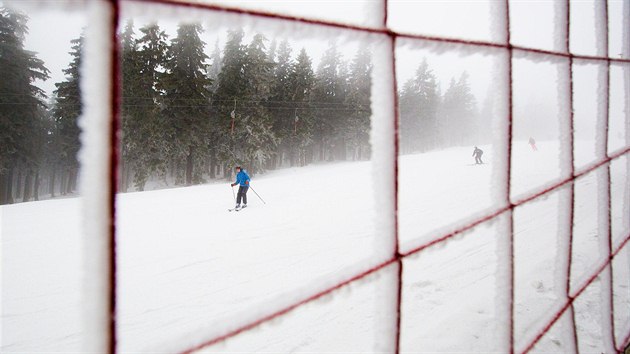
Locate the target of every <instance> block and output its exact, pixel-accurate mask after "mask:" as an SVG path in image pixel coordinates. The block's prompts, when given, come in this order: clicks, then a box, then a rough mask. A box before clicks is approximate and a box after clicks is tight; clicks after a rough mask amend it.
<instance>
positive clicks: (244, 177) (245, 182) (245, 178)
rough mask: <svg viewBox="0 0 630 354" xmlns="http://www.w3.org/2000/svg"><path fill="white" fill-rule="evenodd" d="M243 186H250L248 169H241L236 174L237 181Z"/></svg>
mask: <svg viewBox="0 0 630 354" xmlns="http://www.w3.org/2000/svg"><path fill="white" fill-rule="evenodd" d="M234 183H236V184H238V185H239V186H241V187H249V175H248V174H247V171H245V170H241V172H239V173H238V174H236V182H234Z"/></svg>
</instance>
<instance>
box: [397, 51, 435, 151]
mask: <svg viewBox="0 0 630 354" xmlns="http://www.w3.org/2000/svg"><path fill="white" fill-rule="evenodd" d="M440 101H441V100H440V90H439V87H438V84H437V79H436V77H435V75H434V74H433V71H432V70H431V69H430V68H429V65H428V63H427V60H426V58H425V59H423V60H422V63H421V64H420V65H419V66H418V69H417V70H416V73H415V76H414V77H413V78H411V79H409V80H408V81H407V82H406V83H405V85H404V86H403V90H402V92H401V94H400V100H399V107H400V135H401V136H400V140H401V151H402V152H403V153H411V152H417V151H426V150H428V149H432V148H435V147H436V146H437V144H438V141H437V140H436V136H437V132H438V131H437V129H438V128H437V119H438V117H437V113H438V109H439V107H440Z"/></svg>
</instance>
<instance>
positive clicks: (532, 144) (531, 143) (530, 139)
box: [529, 136, 538, 151]
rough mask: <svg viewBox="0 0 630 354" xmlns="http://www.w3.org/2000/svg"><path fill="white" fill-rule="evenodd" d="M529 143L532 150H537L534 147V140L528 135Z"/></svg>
mask: <svg viewBox="0 0 630 354" xmlns="http://www.w3.org/2000/svg"><path fill="white" fill-rule="evenodd" d="M529 145H530V146H531V147H532V150H534V151H538V148H536V140H534V138H532V137H531V136H530V137H529Z"/></svg>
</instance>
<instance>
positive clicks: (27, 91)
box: [0, 7, 49, 204]
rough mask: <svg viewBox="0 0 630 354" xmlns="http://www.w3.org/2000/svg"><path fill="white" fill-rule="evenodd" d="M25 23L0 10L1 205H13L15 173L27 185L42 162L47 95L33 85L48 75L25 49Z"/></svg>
mask: <svg viewBox="0 0 630 354" xmlns="http://www.w3.org/2000/svg"><path fill="white" fill-rule="evenodd" d="M27 20H28V17H27V16H26V15H24V14H22V13H19V12H14V11H10V10H8V9H5V8H2V7H0V77H1V78H2V79H0V155H1V156H2V158H1V159H0V204H7V203H12V202H13V201H14V200H13V176H14V173H15V172H19V173H24V174H26V182H27V183H26V184H27V185H29V182H30V181H29V179H30V178H31V177H32V176H33V174H34V173H36V172H37V170H38V168H39V165H40V163H41V162H42V144H43V143H44V141H43V135H42V130H43V129H44V128H43V120H44V116H45V108H46V105H45V103H44V99H45V98H46V95H45V94H44V92H43V91H42V90H41V89H39V88H38V87H36V86H35V85H34V81H35V80H37V79H39V80H45V79H47V78H48V73H49V71H48V69H46V67H45V66H44V63H43V62H42V61H41V60H40V59H38V58H37V56H36V54H35V53H34V52H31V51H28V50H26V49H24V39H25V36H26V34H27V32H28V27H27V25H26V23H27ZM18 170H19V171H18ZM27 188H29V187H27ZM27 188H25V189H26V190H27V192H28V189H27ZM26 197H27V198H25V199H28V197H29V196H26Z"/></svg>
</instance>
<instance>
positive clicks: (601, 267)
mask: <svg viewBox="0 0 630 354" xmlns="http://www.w3.org/2000/svg"><path fill="white" fill-rule="evenodd" d="M123 2H125V1H123V0H108V1H103V2H102V4H108V5H109V6H110V9H109V10H111V12H112V21H111V22H110V23H105V24H103V23H98V24H96V25H94V24H92V26H95V27H98V26H100V28H101V29H109V30H115V29H117V26H119V23H120V13H119V11H118V8H119V6H120V4H121V3H123ZM142 3H145V4H147V5H150V4H165V5H171V6H174V7H187V8H192V9H196V10H198V11H200V12H204V11H210V12H219V13H221V12H223V13H229V14H240V15H244V16H251V17H253V18H266V19H273V20H277V21H291V22H297V23H305V24H311V25H318V26H326V27H332V28H337V29H341V30H348V31H360V32H365V33H372V34H377V35H382V36H386V37H387V38H388V39H389V40H390V42H391V46H390V47H391V53H390V54H389V55H390V61H391V78H389V79H390V80H392V82H393V90H392V92H391V99H392V100H393V102H394V103H395V104H394V107H393V110H394V112H392V117H395V120H398V112H397V104H396V100H397V99H396V96H397V93H396V91H397V86H396V67H395V55H396V53H395V48H396V45H395V44H396V40H397V39H398V38H406V39H418V40H424V41H430V42H436V43H455V44H461V45H464V46H468V47H469V50H472V51H474V50H476V48H479V50H482V49H483V48H486V47H492V48H498V49H504V50H505V51H506V52H507V53H508V63H509V64H508V66H507V69H508V72H507V73H506V74H507V77H509V79H510V80H509V81H510V82H509V83H510V85H509V88H508V98H507V99H508V104H509V114H508V117H506V119H507V122H508V127H509V129H508V131H506V134H507V137H506V141H507V142H508V143H507V144H506V145H505V146H504V148H505V151H503V153H504V159H505V162H506V164H505V165H506V168H507V171H506V176H507V179H506V181H505V185H504V187H505V189H506V194H505V198H506V201H505V205H503V206H500V207H499V208H498V209H496V210H495V211H494V212H491V213H489V214H487V215H484V216H482V217H479V218H478V219H477V220H474V221H472V222H470V223H469V224H468V225H465V226H463V227H460V228H459V229H457V230H456V231H453V232H450V233H448V234H445V235H442V236H441V237H439V238H437V239H435V240H433V241H431V242H429V243H427V244H425V245H422V246H420V247H416V248H414V249H413V250H410V251H406V252H404V253H401V252H400V250H399V246H398V245H399V242H398V230H397V227H396V226H394V228H396V230H394V232H393V235H395V237H396V240H395V241H394V244H395V245H396V249H395V252H394V253H393V254H392V255H391V258H390V259H389V260H387V261H385V262H382V263H380V264H378V265H376V266H374V267H372V268H370V269H365V270H364V271H362V272H358V273H357V274H355V275H353V276H351V277H349V278H348V279H346V280H345V281H342V282H339V283H337V284H336V285H334V286H331V287H329V288H327V289H324V290H322V291H320V292H317V293H314V294H312V295H311V296H308V297H306V298H304V299H302V300H301V301H298V302H296V303H288V304H286V306H285V307H284V308H283V309H281V310H279V311H276V312H274V313H272V314H270V315H267V316H264V317H262V318H260V319H258V320H256V321H253V322H251V323H249V324H247V325H245V326H242V327H240V328H237V329H233V330H230V331H228V332H227V333H225V334H223V335H221V336H219V337H216V338H213V339H210V340H206V341H204V342H202V343H199V344H198V345H196V346H194V347H191V348H189V349H188V350H186V351H185V352H186V353H189V352H194V351H196V350H199V349H201V348H205V347H208V346H210V345H213V344H216V343H219V342H222V341H224V340H226V339H228V338H231V337H234V336H236V335H238V334H240V333H242V332H245V331H247V330H249V329H251V328H254V327H256V326H258V325H260V324H262V323H265V322H267V321H270V320H272V319H274V318H277V317H280V316H282V315H284V314H286V313H288V312H290V311H292V310H294V309H296V308H298V307H300V306H302V305H304V304H306V303H309V302H312V301H314V300H316V299H319V298H321V297H323V296H325V295H327V294H330V293H332V292H334V291H336V290H338V289H340V288H342V287H344V286H347V285H348V284H351V283H353V282H356V281H358V280H360V279H363V278H365V277H367V276H368V275H371V274H374V273H376V272H379V271H381V270H383V269H384V268H388V267H394V266H397V269H398V271H397V274H398V281H397V284H398V289H395V292H396V293H397V294H398V296H397V297H396V299H397V305H396V308H397V309H398V310H397V313H395V314H392V316H396V318H397V329H396V331H395V335H396V338H395V340H393V341H392V343H395V346H394V347H393V348H392V351H393V352H396V353H398V352H399V351H400V348H399V347H400V345H399V343H400V334H401V331H400V317H401V314H400V309H401V298H402V296H401V293H402V261H403V259H404V258H405V257H408V256H411V255H415V254H418V253H420V252H422V251H423V250H425V249H427V248H429V247H431V246H434V245H437V244H440V243H443V242H445V241H447V240H449V239H450V238H452V237H454V236H457V235H461V234H462V233H463V232H465V231H467V230H470V229H472V228H473V227H475V226H478V225H480V224H483V223H486V222H489V221H493V220H495V219H496V218H497V217H499V216H503V215H507V216H508V217H509V220H510V227H509V231H508V232H507V234H505V235H503V236H504V237H506V238H507V239H508V242H509V245H510V246H511V247H512V248H513V239H514V235H513V226H512V225H513V213H512V211H513V210H514V209H515V208H516V207H518V206H521V205H525V204H527V203H529V202H531V201H532V200H534V199H535V198H538V197H540V196H544V195H548V194H550V193H552V192H554V191H558V190H559V189H560V188H563V187H566V188H569V190H570V195H571V203H570V205H569V206H568V208H569V210H567V211H568V213H567V215H569V218H570V219H571V220H569V222H570V224H572V223H573V220H572V219H573V210H572V204H573V203H574V191H573V183H574V182H575V180H576V179H578V178H580V177H582V176H584V175H585V174H587V173H589V172H592V171H595V170H598V169H606V170H608V169H609V165H610V163H611V162H612V161H613V160H616V159H619V158H622V157H624V156H626V157H627V156H629V153H630V146H628V139H627V138H626V146H625V147H623V148H621V149H618V150H617V151H615V152H612V153H608V152H605V153H603V154H601V156H599V160H598V161H596V162H595V163H593V164H592V165H590V166H589V167H587V168H586V169H583V170H581V171H579V172H576V171H575V170H574V167H573V161H571V165H570V167H568V168H569V169H570V171H569V172H570V173H569V177H567V178H564V179H562V180H561V181H559V182H556V183H555V184H553V185H551V186H548V187H546V188H545V189H543V190H540V191H536V192H533V193H531V194H530V195H528V196H525V197H520V199H518V200H510V197H509V196H510V193H509V191H510V185H509V183H510V182H509V181H510V173H511V170H510V168H511V166H510V160H511V140H512V131H511V127H512V101H513V98H512V87H513V83H512V66H511V62H512V58H513V57H512V56H513V52H514V51H521V52H525V53H527V54H528V55H531V56H538V55H544V56H554V57H560V58H568V59H569V69H570V72H569V73H567V77H568V80H569V91H572V89H571V87H572V86H573V81H572V75H571V69H572V66H573V60H574V59H587V60H591V61H593V62H597V63H601V64H605V65H606V67H607V70H608V74H609V75H610V67H611V65H612V64H620V65H625V66H626V67H625V70H626V72H627V71H628V67H627V65H629V64H630V59H628V57H630V56H629V55H628V53H627V49H626V53H625V54H626V55H625V57H624V58H612V57H611V56H610V55H609V54H608V53H607V51H608V49H607V47H608V46H607V44H606V50H605V53H603V54H601V55H597V56H587V55H574V54H572V53H571V52H570V50H569V30H568V29H569V27H570V22H569V17H570V16H569V5H570V2H569V1H568V0H567V1H565V3H564V5H565V7H566V10H567V13H566V18H565V20H566V26H567V30H566V38H564V39H565V40H566V43H567V45H566V51H549V50H542V49H537V48H525V47H519V46H514V45H512V44H511V42H510V25H509V23H510V16H509V5H510V3H509V1H507V0H506V1H505V2H504V3H503V5H502V6H503V7H504V16H505V18H504V19H503V21H504V24H505V32H506V33H505V34H506V42H505V43H493V42H481V41H468V40H462V39H454V38H442V37H435V36H424V35H415V34H406V33H398V32H395V31H392V30H391V29H390V28H389V27H388V22H387V8H388V3H387V0H383V2H382V4H383V6H382V9H383V13H382V26H381V27H369V26H358V25H351V24H341V23H334V22H329V21H323V20H314V19H307V18H298V17H293V16H287V15H283V14H279V13H265V12H260V11H253V10H247V9H239V8H232V7H225V6H220V5H208V4H200V3H196V2H195V3H193V2H189V3H188V2H183V1H174V0H147V1H143V2H142ZM603 6H604V7H603V11H602V16H603V18H602V17H600V18H598V21H603V22H604V23H606V24H607V23H608V11H607V7H606V3H605V2H604V5H603ZM628 17H629V14H627V13H625V14H624V18H625V20H624V21H625V22H627V21H628V20H627V18H628ZM624 30H625V31H628V29H627V28H626V29H624ZM607 31H608V28H607V27H606V33H605V35H606V38H608V33H607ZM104 32H105V33H113V32H110V31H107V30H104ZM97 37H98V36H97ZM103 37H105V39H106V41H107V40H108V41H109V43H108V44H109V46H108V45H107V43H105V44H103V45H102V47H103V48H107V47H109V48H110V51H111V56H110V58H111V59H112V62H111V63H102V64H103V65H105V66H107V70H104V71H102V72H106V73H108V72H110V69H112V70H111V75H110V77H109V84H108V85H105V84H104V83H102V84H101V86H103V85H105V86H107V87H110V88H111V90H112V91H111V92H112V96H111V98H110V100H109V103H107V104H110V105H111V107H110V110H109V114H110V127H111V128H112V132H111V135H110V136H109V138H108V149H109V154H103V155H101V156H116V154H117V146H118V142H117V139H116V135H115V133H116V132H115V131H116V129H118V127H119V126H120V124H119V116H118V109H117V106H118V104H119V100H118V97H120V87H119V85H120V82H121V79H120V74H119V72H118V70H117V68H118V65H117V64H116V61H115V60H114V59H115V58H117V57H118V50H117V45H118V43H119V41H118V39H117V38H116V35H105V36H101V38H103ZM626 46H627V44H626ZM92 69H93V68H92ZM93 80H97V81H98V80H104V81H107V79H106V78H103V77H102V76H98V77H97V78H94V79H93ZM604 85H605V86H606V88H605V91H606V92H607V93H608V95H610V80H605V83H604ZM626 85H628V83H626ZM97 86H98V85H97ZM626 90H628V87H626ZM571 93H572V92H567V94H568V95H569V96H570V97H571ZM88 100H89V99H88ZM105 100H107V98H105ZM567 105H568V107H564V109H566V110H568V111H569V112H572V111H573V102H572V100H569V102H567ZM88 106H89V105H88ZM89 109H90V108H89V107H88V110H89ZM628 115H629V113H628V112H626V118H625V119H626V124H627V123H628V119H629V118H628ZM570 117H571V119H570V122H566V123H568V126H569V127H570V129H569V130H568V136H567V139H563V140H562V143H563V144H565V145H566V146H567V147H568V150H569V151H571V153H570V156H571V160H572V159H573V132H572V128H573V122H572V114H571V115H570ZM392 127H394V128H393V129H392V131H391V132H389V133H390V134H392V135H393V136H394V138H393V141H394V146H393V150H394V152H395V156H393V157H392V158H393V160H394V164H393V169H392V171H391V173H392V175H393V181H394V183H393V185H392V186H391V188H392V189H393V190H394V192H393V193H394V201H395V202H394V203H393V205H394V207H393V208H391V210H381V211H380V212H383V213H387V212H389V213H391V214H392V215H396V214H397V210H396V208H397V194H396V190H397V186H398V161H397V157H396V156H397V155H398V145H399V142H398V139H399V137H398V132H397V123H395V124H392ZM88 130H89V129H88ZM106 131H108V130H106ZM626 134H628V133H627V132H626ZM88 136H89V135H88ZM607 136H608V122H607V117H606V122H605V124H603V127H601V128H600V132H598V137H599V138H602V139H607ZM603 146H604V147H605V146H606V144H603ZM118 163H119V162H118V161H117V160H115V159H113V160H109V161H107V162H103V163H102V164H101V166H103V165H107V166H108V168H109V173H108V177H106V178H104V179H100V180H99V179H98V178H95V179H94V181H96V182H98V181H101V183H102V182H103V181H104V180H106V181H109V182H108V183H109V189H108V191H109V193H110V195H109V197H108V198H105V201H106V203H108V207H107V211H104V210H103V214H104V215H107V216H105V217H104V218H103V219H104V220H103V219H102V221H103V223H104V224H105V225H104V226H103V225H100V226H97V227H101V228H102V227H105V228H106V229H107V232H108V234H109V240H110V241H109V242H106V243H96V244H95V246H99V247H102V248H106V250H102V249H101V250H100V251H99V250H93V247H92V248H90V249H91V250H93V252H90V253H89V254H87V255H86V257H88V258H89V257H91V256H92V255H93V254H92V253H94V254H101V257H100V258H99V261H98V265H96V266H95V267H93V268H90V271H91V272H92V274H104V275H103V277H106V281H107V283H108V287H109V291H108V292H106V294H107V295H106V297H107V298H106V299H99V300H96V301H97V302H96V305H97V306H101V308H102V311H100V312H99V316H100V319H99V320H100V321H103V320H104V321H106V322H107V324H104V325H102V326H100V327H99V326H96V327H95V328H91V327H88V329H89V330H88V332H90V330H93V331H95V332H98V333H100V334H98V335H96V334H93V336H96V337H99V336H100V338H99V339H95V340H100V341H103V340H104V341H107V342H108V343H109V344H108V345H107V348H108V350H107V351H109V352H116V334H115V332H116V331H115V328H116V292H115V289H116V269H115V263H116V254H115V242H114V241H115V219H114V217H113V215H114V205H115V204H114V195H115V191H116V188H115V176H116V175H117V173H116V170H117V168H118V166H117V164H118ZM87 169H88V170H89V167H87ZM599 178H600V179H603V182H605V184H606V185H607V186H608V189H607V192H608V196H607V197H606V201H607V203H608V205H607V208H604V209H605V210H604V211H605V212H607V214H608V219H609V220H610V209H611V208H610V183H611V180H610V173H605V174H602V175H600V177H599ZM96 182H95V183H96ZM89 183H90V182H89V181H88V185H86V187H85V188H86V189H91V188H93V187H95V186H90V185H89ZM96 187H98V186H96ZM101 187H102V186H101ZM94 189H98V188H94ZM94 203H96V204H98V203H99V201H94ZM100 203H102V202H100ZM101 205H102V204H101ZM97 210H99V209H97ZM625 217H626V218H627V217H628V216H627V215H626V216H625ZM108 220H110V221H111V225H110V224H108ZM568 229H569V231H568V235H567V236H568V237H569V240H571V239H572V228H571V227H569V228H568ZM101 230H102V229H101ZM607 231H608V232H607V234H608V235H607V236H608V237H609V238H610V237H611V232H610V223H609V225H608V230H607ZM464 237H465V235H464ZM629 240H630V234H628V235H625V236H624V237H622V239H621V242H620V243H619V242H618V243H617V245H614V244H613V243H612V242H610V241H609V242H610V243H609V245H610V247H609V250H608V256H607V257H606V260H605V261H604V262H603V263H601V264H598V265H597V267H595V268H593V269H591V272H590V276H589V277H587V280H586V281H585V282H584V283H583V284H581V286H579V287H578V288H577V289H576V290H573V291H570V290H569V289H570V287H569V286H567V293H566V299H565V302H564V306H562V308H561V309H560V310H559V311H558V312H557V313H556V314H555V315H554V316H552V319H551V320H550V321H549V322H548V323H547V324H546V325H545V326H543V327H542V328H541V329H540V331H539V332H538V334H537V335H536V336H535V337H534V338H532V339H531V340H530V341H529V343H527V344H526V345H525V346H523V347H520V348H518V349H517V348H515V344H514V342H515V340H514V284H513V278H514V259H513V258H514V256H513V251H512V252H511V254H510V257H511V259H512V260H511V263H510V264H507V265H504V266H505V267H507V268H508V269H509V273H510V274H511V281H512V285H511V288H510V289H508V291H509V294H510V295H509V296H510V304H511V307H512V308H511V313H510V315H509V318H510V333H511V335H510V337H511V338H510V348H509V350H510V352H528V351H530V350H531V349H532V348H534V346H535V345H536V343H537V342H538V341H539V340H540V339H541V338H542V337H543V336H544V335H545V334H546V333H547V332H548V331H549V330H550V328H551V327H552V326H553V325H554V324H555V323H556V321H557V320H558V319H560V317H562V316H563V315H564V314H565V313H566V312H567V311H569V310H571V311H572V306H573V303H574V302H575V301H576V299H578V298H579V297H580V296H581V295H582V294H583V292H584V290H585V289H586V288H587V287H588V286H589V285H590V284H591V283H592V282H593V281H594V280H595V279H597V278H598V277H600V276H601V275H602V274H603V273H605V272H608V273H609V272H610V270H611V267H612V265H611V263H612V261H613V259H614V257H615V256H616V255H617V254H619V253H620V252H621V250H622V249H623V248H624V247H628V242H629ZM569 252H570V250H569ZM105 255H106V256H105ZM95 262H96V261H95ZM99 268H100V269H99ZM566 270H567V275H566V277H567V280H568V279H569V278H570V264H568V267H567V269H566ZM105 275H106V276H105ZM97 278H98V277H97ZM103 281H105V279H103ZM610 282H612V279H611V280H610ZM97 288H98V286H97ZM611 288H612V286H610V284H609V285H608V286H605V287H604V291H607V292H608V294H609V296H610V297H612V294H610V292H611V291H612V289H611ZM94 293H95V292H94V291H90V292H89V294H94ZM611 310H619V309H611ZM621 311H623V309H621ZM101 312H104V315H100V313H101ZM572 325H573V333H574V341H575V342H576V343H577V331H576V329H575V326H576V325H575V321H572ZM606 327H607V328H608V329H609V330H610V331H611V332H612V331H614V324H613V323H612V318H611V323H610V324H609V325H608V326H606ZM103 329H107V330H105V331H102V330H103ZM103 333H107V335H104V334H103ZM608 335H609V336H610V338H611V341H612V343H611V344H612V345H613V346H614V349H615V350H616V351H619V352H620V351H622V349H623V348H624V346H626V345H627V344H628V342H629V341H630V332H629V333H626V334H625V336H624V337H623V340H621V341H617V340H616V339H615V334H614V333H610V334H608ZM575 345H576V347H577V344H575ZM96 347H99V345H96ZM100 348H103V345H101V346H100Z"/></svg>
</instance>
